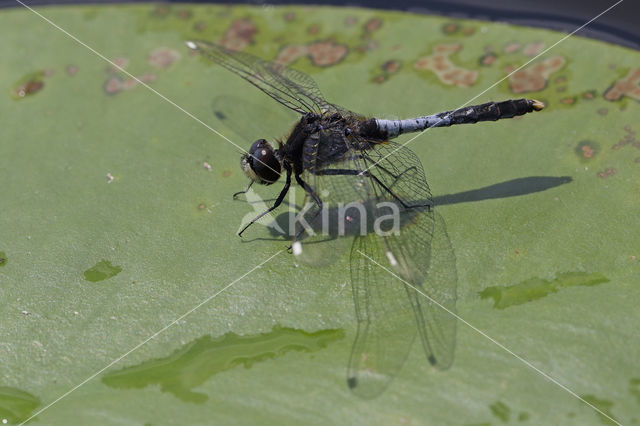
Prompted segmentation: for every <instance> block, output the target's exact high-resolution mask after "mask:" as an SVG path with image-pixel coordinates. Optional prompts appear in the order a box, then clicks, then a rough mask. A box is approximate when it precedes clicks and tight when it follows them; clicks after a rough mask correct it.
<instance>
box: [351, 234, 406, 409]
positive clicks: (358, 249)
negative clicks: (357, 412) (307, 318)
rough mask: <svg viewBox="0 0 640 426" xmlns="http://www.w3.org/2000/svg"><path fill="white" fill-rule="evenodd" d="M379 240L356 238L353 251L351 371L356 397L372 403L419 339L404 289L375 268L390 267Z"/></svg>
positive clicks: (368, 236)
mask: <svg viewBox="0 0 640 426" xmlns="http://www.w3.org/2000/svg"><path fill="white" fill-rule="evenodd" d="M381 242H382V241H381V240H380V239H379V238H378V237H377V236H376V235H375V234H369V235H367V236H361V237H356V238H355V240H354V242H353V246H352V249H351V288H352V290H353V301H354V305H355V310H356V318H357V321H358V332H357V335H356V339H355V341H354V343H353V349H352V350H351V356H350V358H349V365H348V370H347V383H348V385H349V387H350V388H351V389H352V390H353V392H354V393H356V394H357V395H359V396H361V397H364V398H373V397H376V396H377V395H379V394H381V393H382V392H383V391H384V390H385V389H386V388H387V386H388V385H389V383H391V380H393V378H394V377H395V376H396V374H397V373H398V371H400V368H402V365H403V364H404V362H405V360H406V358H407V355H408V354H409V351H410V349H411V345H412V344H413V340H414V339H415V336H416V330H417V328H416V326H415V324H414V322H415V321H414V319H413V316H414V314H413V309H412V306H411V301H410V298H408V297H407V289H406V288H405V287H406V286H405V285H404V284H403V283H402V282H401V281H399V280H397V279H394V278H393V276H392V275H390V274H389V273H388V272H386V271H385V270H383V269H382V268H380V266H378V265H377V264H376V263H379V264H383V265H386V264H388V262H387V259H386V257H385V252H386V248H385V247H384V246H383V245H381V244H380V243H381Z"/></svg>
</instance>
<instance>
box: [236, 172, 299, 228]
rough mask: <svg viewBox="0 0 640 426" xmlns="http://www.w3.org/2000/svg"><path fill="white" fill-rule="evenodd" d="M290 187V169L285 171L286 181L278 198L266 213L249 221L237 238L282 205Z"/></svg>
mask: <svg viewBox="0 0 640 426" xmlns="http://www.w3.org/2000/svg"><path fill="white" fill-rule="evenodd" d="M290 186H291V169H287V181H286V182H285V183H284V187H283V188H282V191H280V195H278V198H277V199H276V202H275V203H273V206H271V207H269V208H268V209H267V210H266V211H264V212H262V213H260V214H259V215H258V216H256V217H254V218H253V219H251V222H249V223H248V224H247V225H246V226H245V227H244V228H242V229H241V230H240V232H238V236H240V237H241V236H242V233H243V232H244V231H246V230H247V228H248V227H250V226H251V225H253V224H254V223H256V222H257V221H258V220H260V218H262V217H263V216H265V215H267V214H269V213H271V212H272V211H273V210H275V209H277V208H278V207H279V206H280V204H282V200H284V197H285V195H287V192H289V187H290Z"/></svg>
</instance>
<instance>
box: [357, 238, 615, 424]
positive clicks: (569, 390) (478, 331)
mask: <svg viewBox="0 0 640 426" xmlns="http://www.w3.org/2000/svg"><path fill="white" fill-rule="evenodd" d="M358 253H360V254H361V255H362V256H364V257H366V258H367V259H369V261H371V262H372V263H374V264H376V265H378V266H379V267H380V268H382V269H384V270H385V271H387V272H388V273H389V274H391V275H392V276H394V277H395V278H397V279H398V280H400V281H402V282H403V283H404V284H406V285H407V286H409V287H411V288H412V289H414V290H415V291H417V292H418V293H420V294H421V295H422V296H424V297H426V298H427V299H428V300H429V301H430V302H432V303H435V304H436V305H438V306H439V307H440V308H442V309H444V310H445V311H446V312H447V313H449V314H451V315H453V316H454V317H455V318H456V319H457V320H459V321H460V322H462V323H463V324H465V325H466V326H468V327H470V328H471V329H472V330H473V331H475V332H477V333H478V334H480V335H481V336H483V337H485V338H487V339H488V340H489V341H491V342H492V343H494V344H495V345H497V346H498V347H499V348H500V349H502V350H504V351H506V352H508V353H509V354H511V355H513V356H514V357H515V358H516V359H517V360H518V361H521V362H522V363H524V364H525V365H526V366H527V367H529V368H531V369H533V370H534V371H535V372H537V373H538V374H540V375H542V376H543V377H544V378H546V379H547V380H549V381H550V382H552V383H555V384H556V385H558V386H559V387H560V388H562V389H563V390H565V391H566V392H568V393H569V394H571V395H573V396H574V397H576V398H578V399H579V400H580V401H582V402H584V403H585V404H587V405H588V406H589V407H591V408H593V409H594V410H596V411H597V412H598V413H600V414H602V415H603V416H605V417H606V418H608V419H609V420H611V421H612V422H614V423H615V424H617V425H619V426H622V424H621V423H619V422H618V421H617V420H615V419H612V418H611V416H609V415H607V414H606V413H604V412H602V410H600V409H599V408H598V407H596V406H595V405H593V404H591V403H590V402H589V401H586V400H585V399H584V398H582V397H581V396H580V395H578V394H577V393H575V392H574V391H572V390H571V389H569V388H568V387H566V386H565V385H563V384H562V383H560V382H559V381H557V380H556V379H554V378H553V377H551V376H550V375H548V374H547V373H545V372H544V371H542V370H540V369H539V368H538V367H536V366H535V365H533V364H532V363H530V362H529V361H527V360H526V359H524V358H522V357H521V356H520V355H518V354H516V353H515V352H513V351H512V350H510V349H509V348H507V347H506V346H504V345H503V344H502V343H500V342H498V341H497V340H496V339H494V338H493V337H491V336H489V335H488V334H487V333H485V332H484V331H482V330H480V329H479V328H477V327H475V326H474V325H472V324H470V323H469V322H468V321H466V320H464V319H463V318H462V317H460V316H459V315H458V314H456V313H455V312H452V311H451V310H450V309H447V307H446V306H443V305H442V304H440V303H438V302H437V301H436V300H434V299H433V298H431V297H429V296H428V295H426V294H425V293H424V292H423V291H421V290H420V289H419V288H417V287H415V286H414V285H412V284H411V283H409V282H407V281H405V280H404V279H402V278H401V277H399V276H398V275H396V274H395V273H393V272H392V271H390V270H389V269H388V268H386V267H384V266H383V265H381V264H380V263H378V262H376V261H375V260H374V259H372V258H371V257H369V256H368V255H366V254H365V253H363V252H362V251H360V250H358Z"/></svg>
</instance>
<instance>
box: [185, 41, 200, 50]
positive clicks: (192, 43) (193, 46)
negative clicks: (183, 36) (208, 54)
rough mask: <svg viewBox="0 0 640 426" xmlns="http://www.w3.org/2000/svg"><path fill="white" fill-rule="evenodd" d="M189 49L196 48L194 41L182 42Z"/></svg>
mask: <svg viewBox="0 0 640 426" xmlns="http://www.w3.org/2000/svg"><path fill="white" fill-rule="evenodd" d="M184 44H186V45H187V47H188V48H189V49H192V50H198V44H197V43H196V42H195V41H192V40H187V41H185V42H184Z"/></svg>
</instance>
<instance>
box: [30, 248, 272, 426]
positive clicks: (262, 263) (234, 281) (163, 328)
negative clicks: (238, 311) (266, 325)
mask: <svg viewBox="0 0 640 426" xmlns="http://www.w3.org/2000/svg"><path fill="white" fill-rule="evenodd" d="M283 251H284V250H280V251H278V252H277V253H275V254H274V255H272V256H271V257H269V258H268V259H267V260H265V261H263V262H261V263H259V264H258V265H256V266H254V267H253V268H251V269H250V270H249V271H247V272H245V273H244V274H242V275H241V276H240V277H238V278H236V279H235V280H233V281H232V282H230V283H229V284H227V285H226V286H224V287H223V288H222V289H221V290H218V291H217V292H216V293H214V294H212V295H211V296H209V297H207V298H206V299H204V300H203V301H202V302H200V303H198V304H197V305H196V306H194V307H193V308H191V309H189V310H188V311H187V312H185V313H184V314H182V315H180V316H179V317H178V318H176V319H174V320H173V321H171V322H170V323H169V324H167V325H165V326H164V327H162V328H161V329H160V330H158V331H156V332H155V333H153V334H152V335H151V336H149V337H147V338H146V339H144V340H143V341H142V342H140V343H138V344H137V345H135V346H134V347H133V348H131V349H130V350H128V351H127V352H125V353H124V354H122V355H120V356H119V357H118V358H116V359H114V360H113V361H111V362H110V363H109V364H107V365H106V366H104V367H103V368H101V369H100V370H98V371H96V372H95V373H93V374H92V375H90V376H89V377H87V378H86V379H84V380H83V381H82V382H80V383H78V384H77V385H75V386H74V387H72V388H71V389H69V390H68V391H66V392H65V393H63V394H62V395H60V396H59V397H58V398H56V399H55V400H54V401H52V402H50V403H49V404H47V405H46V406H44V407H42V408H41V409H40V410H38V411H37V412H36V413H35V414H32V415H31V417H29V418H28V419H26V420H25V421H23V422H22V423H20V426H22V425H24V424H25V423H27V422H29V421H30V420H31V419H33V418H34V417H36V416H37V415H39V414H41V413H42V412H43V411H45V410H46V409H48V408H50V407H51V406H52V405H54V404H56V403H58V402H59V401H60V400H61V399H63V398H66V397H67V396H69V394H71V393H72V392H73V391H75V390H76V389H78V388H79V387H81V386H82V385H84V384H85V383H87V382H89V381H90V380H92V379H93V378H95V377H96V376H97V375H99V374H101V373H102V372H103V371H105V370H107V369H108V368H109V367H111V366H113V365H114V364H116V363H118V362H119V361H121V360H122V359H123V358H125V357H126V356H128V355H129V354H131V353H132V352H134V351H135V350H137V349H139V348H140V347H141V346H143V345H145V344H146V343H147V342H149V340H152V339H155V338H156V337H158V335H160V334H161V333H163V332H164V331H165V330H167V329H168V328H169V327H171V326H172V325H174V324H177V323H178V322H179V321H181V320H183V319H184V318H186V317H187V316H188V315H189V314H191V313H192V312H193V311H195V310H196V309H198V308H200V307H201V306H202V305H204V304H206V303H207V302H209V301H211V300H212V299H214V298H215V297H216V296H218V295H219V294H220V293H222V292H223V291H225V290H227V289H228V288H229V287H231V286H232V285H234V284H235V283H237V282H238V281H240V280H242V279H243V278H244V277H246V276H247V275H249V274H250V273H252V272H253V271H255V270H256V269H258V268H260V267H261V266H262V265H264V264H265V263H267V262H269V261H270V260H271V259H273V258H274V257H276V256H277V255H279V254H280V253H282V252H283Z"/></svg>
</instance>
